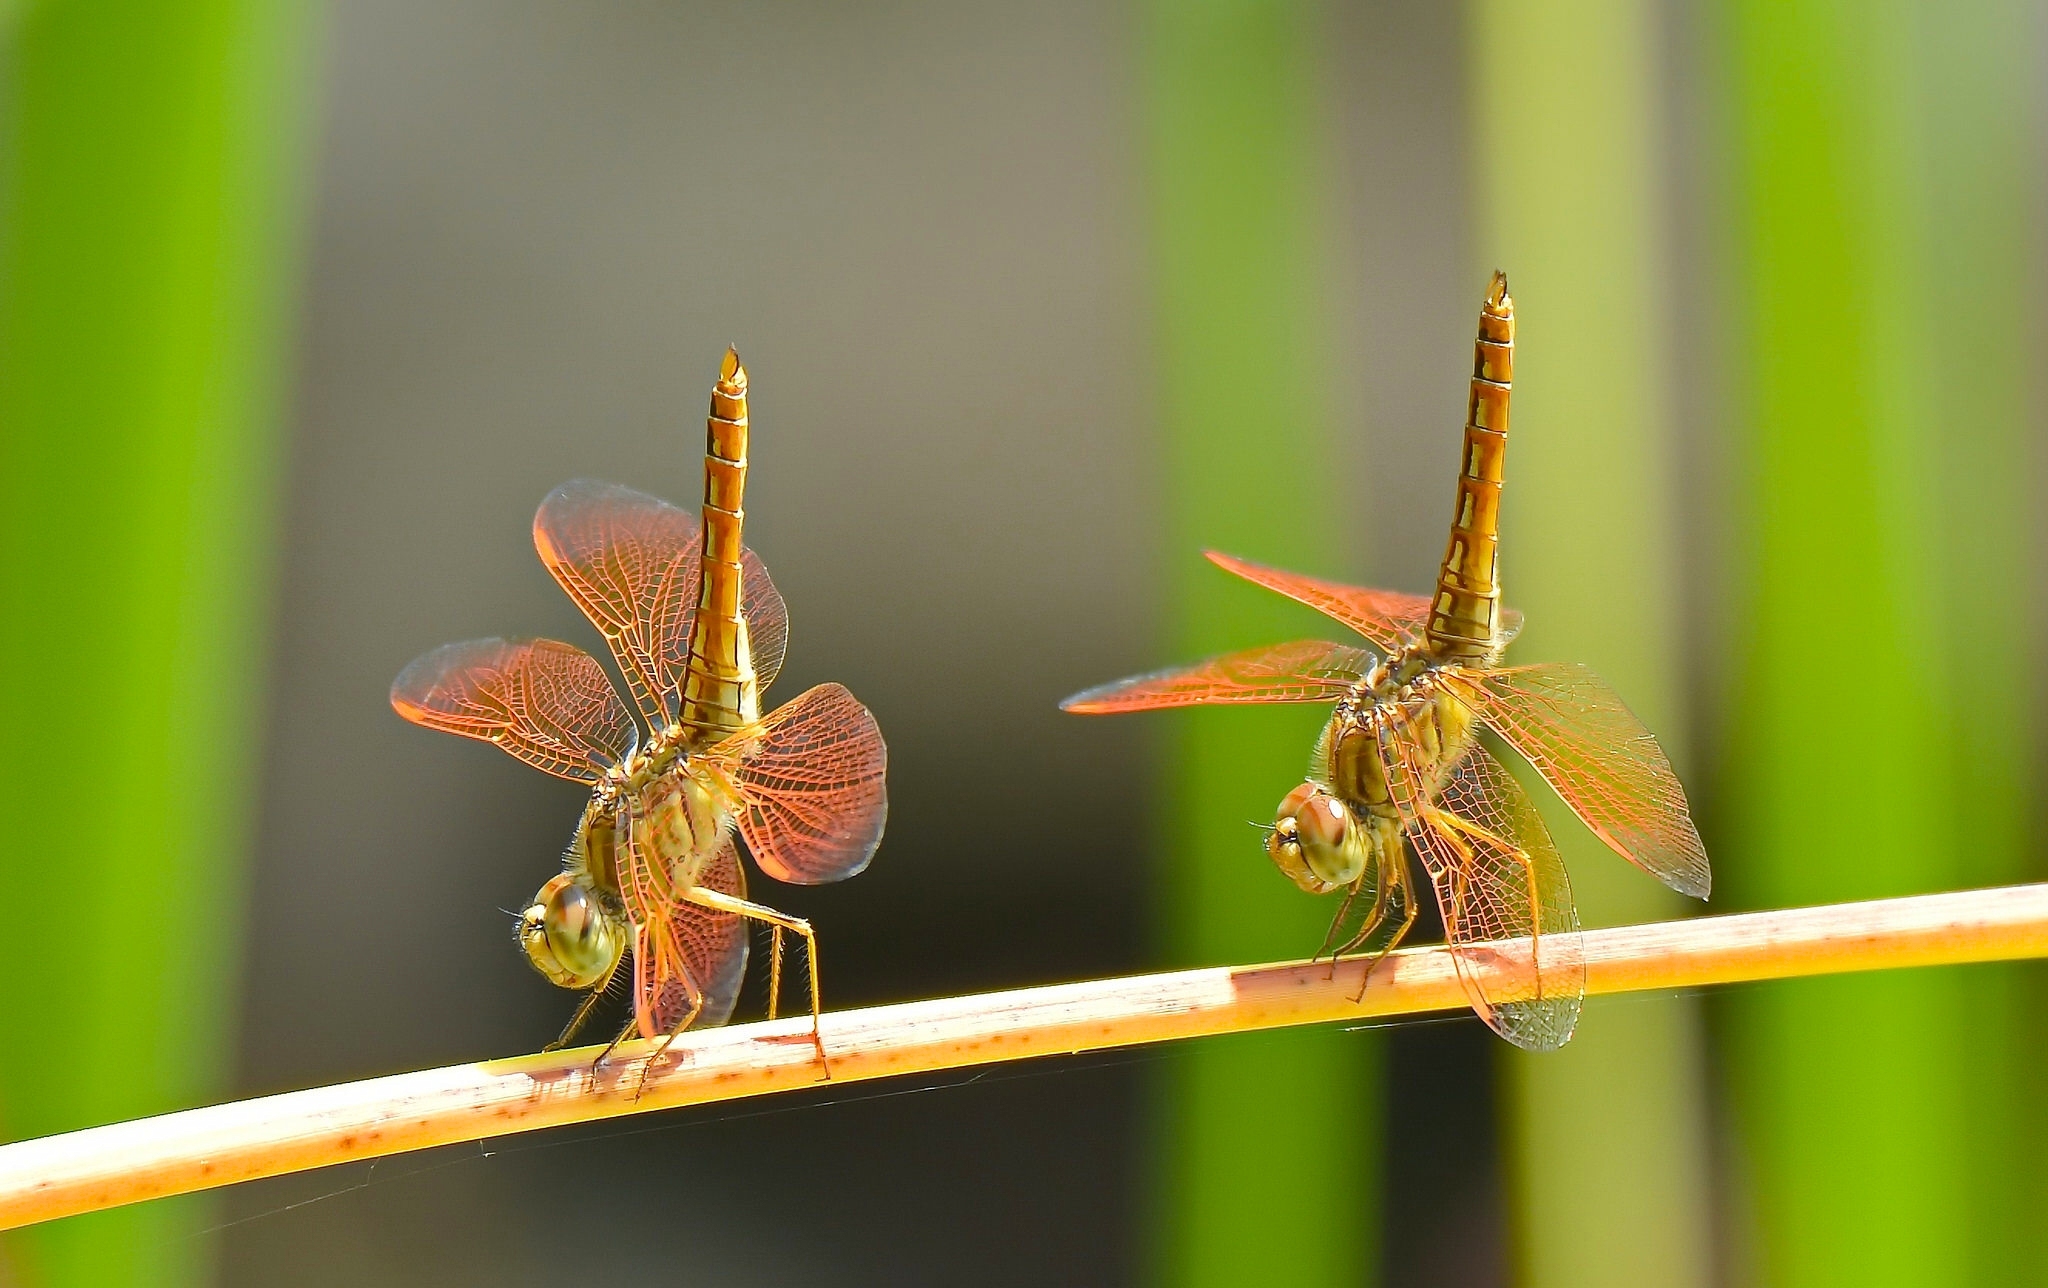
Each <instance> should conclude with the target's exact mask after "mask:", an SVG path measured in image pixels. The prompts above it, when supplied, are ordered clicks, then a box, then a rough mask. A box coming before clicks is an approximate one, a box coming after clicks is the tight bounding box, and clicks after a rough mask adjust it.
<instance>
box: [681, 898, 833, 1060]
mask: <svg viewBox="0 0 2048 1288" xmlns="http://www.w3.org/2000/svg"><path fill="white" fill-rule="evenodd" d="M682 897H683V898H685V899H688V900H689V901H690V902H691V903H694V904H697V905H698V906H700V907H704V908H711V909H715V910H716V911H719V912H730V913H735V914H737V915H739V916H742V917H751V918H752V919H754V920H755V921H765V922H767V923H768V924H769V925H770V926H773V927H775V928H777V929H781V930H787V931H789V932H790V933H791V934H793V935H799V936H802V938H803V941H804V955H805V957H807V958H808V959H809V961H810V968H811V1044H812V1045H813V1046H815V1047H817V1049H818V1063H819V1064H821V1065H823V1066H824V1067H825V1076H826V1077H827V1078H830V1077H831V1076H832V1064H831V1062H830V1061H829V1060H827V1059H826V1058H825V1034H824V1029H823V1027H822V1025H821V1024H820V1020H821V1018H822V1017H823V1014H824V1012H823V1010H822V1009H821V1006H820V1002H819V998H820V990H819V988H818V936H817V933H816V932H815V931H813V930H812V929H811V923H810V922H808V921H805V920H804V919H803V918H801V917H792V916H790V915H789V914H788V913H786V912H777V911H776V910H775V909H773V908H770V907H768V906H767V905H765V904H759V903H752V902H749V901H748V900H745V899H741V898H738V897H736V896H734V895H729V894H726V893H725V892H724V891H722V890H713V889H711V888H710V887H709V886H692V887H691V888H690V889H688V890H686V891H683V892H682Z"/></svg>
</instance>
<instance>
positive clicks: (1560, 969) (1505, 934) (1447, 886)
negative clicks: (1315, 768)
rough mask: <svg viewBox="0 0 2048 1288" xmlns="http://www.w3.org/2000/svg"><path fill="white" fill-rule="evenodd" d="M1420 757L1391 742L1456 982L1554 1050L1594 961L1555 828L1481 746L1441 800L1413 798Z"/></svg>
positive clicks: (1389, 751)
mask: <svg viewBox="0 0 2048 1288" xmlns="http://www.w3.org/2000/svg"><path fill="white" fill-rule="evenodd" d="M1413 753H1414V749H1413V748H1412V747H1411V746H1409V745H1408V744H1406V743H1405V742H1403V743H1399V744H1394V745H1389V743H1387V742H1383V743H1382V757H1383V760H1384V762H1385V763H1386V766H1387V771H1388V772H1387V781H1388V782H1389V784H1395V785H1397V787H1396V791H1395V799H1396V802H1397V804H1399V805H1400V806H1401V809H1402V814H1403V817H1404V819H1406V821H1407V826H1406V831H1405V835H1406V836H1407V837H1408V840H1409V843H1410V844H1412V845H1413V846H1414V847H1415V852H1416V854H1417V855H1418V856H1419V857H1420V858H1421V859H1422V866H1423V867H1424V868H1425V869H1427V870H1428V872H1429V878H1430V882H1431V884H1432V885H1434V886H1435V887H1436V901H1437V908H1438V910H1439V911H1440V912H1441V913H1442V914H1443V920H1444V937H1445V938H1446V939H1447V940H1448V941H1449V942H1450V945H1451V949H1452V960H1453V961H1454V962H1456V964H1457V967H1458V979H1459V982H1461V983H1462V984H1464V986H1465V994H1466V996H1467V997H1469V998H1470V999H1471V1000H1472V1009H1473V1010H1475V1011H1477V1012H1478V1013H1479V1018H1481V1019H1483V1020H1485V1021H1486V1023H1487V1024H1488V1026H1490V1027H1491V1028H1492V1029H1493V1031H1494V1032H1496V1033H1498V1034H1500V1035H1501V1036H1502V1037H1504V1038H1506V1039H1507V1040H1508V1041H1510V1042H1512V1043H1514V1044H1515V1045H1516V1046H1518V1047H1523V1048H1526V1049H1528V1050H1531V1051H1552V1050H1555V1049H1557V1048H1558V1047H1561V1046H1563V1045H1564V1044H1565V1043H1566V1042H1567V1041H1569V1040H1570V1038H1571V1035H1572V1030H1573V1029H1574V1028H1575V1027H1577V1025H1578V1020H1579V1008H1580V1006H1581V1004H1582V1003H1583V1001H1584V999H1585V995H1586V958H1585V947H1584V944H1583V943H1582V942H1581V940H1580V938H1579V914H1578V909H1577V907H1576V906H1575V905H1574V904H1573V902H1572V887H1571V879H1570V878H1569V877H1568V876H1566V875H1565V870H1564V860H1563V859H1562V858H1560V857H1559V855H1558V853H1557V846H1556V845H1555V844H1554V843H1553V842H1552V841H1551V839H1550V830H1549V829H1548V828H1546V827H1544V825H1543V819H1542V818H1541V817H1540V816H1539V815H1538V814H1537V813H1536V807H1535V805H1534V804H1532V803H1531V802H1530V800H1529V795H1528V793H1527V792H1525V791H1523V790H1522V787H1521V784H1519V783H1517V782H1516V781H1515V780H1514V777H1513V776H1512V775H1510V774H1509V773H1508V772H1507V770H1506V769H1504V768H1502V767H1501V764H1500V762H1499V761H1498V760H1495V759H1494V758H1493V756H1492V755H1491V754H1490V753H1489V752H1488V751H1487V750H1486V748H1485V747H1483V746H1480V745H1478V744H1477V743H1475V744H1473V746H1472V748H1471V749H1470V750H1469V751H1468V752H1467V753H1466V755H1465V759H1464V760H1463V761H1462V762H1460V764H1459V765H1458V768H1457V770H1456V771H1455V772H1454V773H1453V774H1452V775H1451V777H1450V780H1449V781H1448V782H1447V783H1446V784H1445V785H1444V787H1443V790H1442V791H1441V792H1440V793H1438V796H1437V799H1436V801H1435V802H1434V803H1429V802H1421V801H1420V798H1419V797H1418V796H1417V795H1416V794H1415V791H1414V787H1415V784H1416V783H1417V775H1416V774H1415V772H1414V771H1413V770H1411V769H1410V768H1409V765H1410V764H1413V763H1418V762H1416V761H1415V760H1414V754H1413ZM1404 759H1405V760H1406V762H1407V763H1403V761H1404ZM1502 941H1508V942H1502Z"/></svg>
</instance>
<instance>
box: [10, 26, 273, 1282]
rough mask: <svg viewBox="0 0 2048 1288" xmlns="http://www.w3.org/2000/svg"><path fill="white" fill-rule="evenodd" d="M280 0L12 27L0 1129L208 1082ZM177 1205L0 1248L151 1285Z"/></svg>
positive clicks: (245, 814)
mask: <svg viewBox="0 0 2048 1288" xmlns="http://www.w3.org/2000/svg"><path fill="white" fill-rule="evenodd" d="M310 15H311V10H310V8H309V6H308V5H307V4H305V3H303V2H302V0H195V2H194V3H189V4H182V5H158V4H151V3H144V2H140V0H104V2H92V3H89V2H87V0H75V2H73V3H64V4H45V5H39V6H36V7H34V8H33V9H30V10H27V11H24V12H20V13H17V14H16V15H15V26H14V28H13V30H12V32H11V38H10V42H9V47H8V50H7V55H6V56H7V59H8V62H9V64H10V66H9V70H8V74H7V76H6V77H5V80H4V83H0V87H4V93H5V94H6V96H7V103H6V106H5V108H4V109H0V117H4V119H5V121H6V122H7V137H6V139H5V151H4V157H0V164H4V167H5V171H4V173H5V177H4V179H0V194H4V199H5V206H4V208H0V502H4V504H0V525H4V526H0V533H4V543H5V549H6V550H7V552H8V558H7V559H6V561H5V566H4V571H0V582H4V586H5V590H4V593H0V602H5V603H6V605H7V617H6V621H5V626H4V641H5V643H4V645H0V650H4V652H0V674H4V675H5V676H6V677H7V689H8V693H9V703H8V707H7V709H6V711H5V714H4V716H0V731H4V741H0V745H4V752H0V755H4V758H5V759H4V762H0V764H4V771H0V801H4V812H0V817H4V818H5V819H6V820H7V823H8V829H9V832H10V834H11V835H12V836H13V837H14V838H15V841H14V846H13V848H12V850H11V851H10V854H11V862H10V864H9V870H8V879H9V883H10V884H9V889H10V892H11V894H12V897H13V900H14V906H15V908H16V909H17V912H16V914H15V920H14V922H13V934H14V943H15V945H16V948H15V961H16V970H17V975H16V983H15V985H14V986H12V987H9V988H8V989H5V990H0V1031H4V1032H5V1033H6V1034H7V1042H6V1044H5V1046H4V1048H0V1130H4V1132H5V1133H6V1135H7V1136H9V1137H17V1138H18V1137H24V1136H40V1135H44V1134H47V1133H50V1132H55V1131H62V1130H65V1129H68V1128H73V1127H80V1126H84V1125H87V1124H91V1123H98V1122H106V1121H111V1120H115V1119H122V1118H129V1117H134V1116H136V1115H141V1114H149V1113H156V1112H160V1111H163V1110H167V1109H173V1108H177V1107H179V1106H181V1105H188V1104H192V1103H195V1102H198V1101H201V1100H204V1099H206V1098H208V1097H209V1096H211V1095H213V1094H215V1093H217V1092H218V1091H219V1090H221V1089H222V1086H223V1080H224V1077H225V1075H226V1073H227V1071H228V1061H229V1059H230V1057H231V1045H230V1044H231V1042H232V1040H233V1035H234V1015H235V989H234V981H235V976H236V969H237V964H238V962H237V952H238V946H239V943H240V939H241V931H242V919H243V915H244V907H245V900H244V887H245V866H246V858H247V850H248V841H249V828H250V825H251V823H252V821H253V819H252V813H253V809H252V806H253V787H254V769H255V766H256V759H257V755H256V753H257V745H258V740H259V738H260V734H261V730H260V727H259V724H258V719H257V717H258V713H259V711H260V700H261V694H262V689H263V677H264V673H265V665H264V661H263V655H262V647H261V644H262V640H263V637H264V634H265V626H266V622H265V618H264V612H265V606H266V602H267V598H266V593H265V592H266V588H267V585H268V581H269V558H270V552H271V550H272V547H273V545H274V539H273V536H272V508H273V494H274V491H275V482H276V480H275V475H276V473H277V467H276V456H277V451H276V444H277V441H278V434H277V422H278V417H279V414H280V403H281V373H282V365H283V363H284V361H285V359H286V357H287V355H288V346H287V345H286V343H285V339H286V336H287V333H288V330H289V327H288V323H287V319H288V317H289V307H288V305H289V300H290V294H291V290H290V288H291V283H292V281H293V278H294V274H295V270H294V264H295V261H296V255H295V251H296V227H297V221H298V215H299V210H300V205H301V202H300V200H299V196H300V187H301V175H302V158H303V152H304V148H305V142H306V138H305V135H306V130H305V123H306V116H305V111H304V108H305V105H306V100H307V80H308V72H309V59H308V56H307V55H308V53H309V43H310V42H309V36H310V23H309V18H310ZM204 1211H205V1207H204V1205H203V1204H192V1203H179V1204H156V1205H149V1206H144V1207H138V1208H130V1209H125V1210H122V1211H118V1212H113V1213H108V1214H104V1215H101V1216H96V1217H90V1218H81V1219H78V1220H73V1221H67V1222H60V1223H57V1224H55V1225H52V1226H48V1227H41V1228H37V1229H35V1230H32V1231H28V1232H25V1233H23V1234H19V1235H16V1236H14V1237H12V1238H11V1239H10V1241H9V1242H8V1244H7V1252H8V1255H9V1257H10V1258H11V1259H12V1260H13V1261H14V1263H15V1267H14V1268H15V1270H16V1271H17V1273H19V1274H20V1276H21V1277H22V1279H23V1281H24V1282H26V1283H30V1284H48V1285H52V1286H53V1288H54V1286H62V1288H70V1286H72V1285H96V1284H121V1285H132V1284H179V1283H192V1282H196V1281H197V1280H198V1279H199V1278H200V1276H201V1275H202V1274H203V1272H204V1266H205V1260H206V1252H207V1247H208V1245H207V1243H206V1241H204V1240H202V1239H195V1238H193V1237H192V1234H193V1232H194V1231H195V1230H196V1229H197V1228H198V1227H197V1223H198V1222H200V1221H201V1220H202V1219H203V1212H204Z"/></svg>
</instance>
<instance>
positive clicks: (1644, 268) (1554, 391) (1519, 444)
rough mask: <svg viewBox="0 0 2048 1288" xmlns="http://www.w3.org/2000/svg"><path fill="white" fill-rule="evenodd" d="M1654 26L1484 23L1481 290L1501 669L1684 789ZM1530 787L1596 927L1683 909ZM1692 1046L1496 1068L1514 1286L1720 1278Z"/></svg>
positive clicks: (1645, 1003)
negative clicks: (1649, 754)
mask: <svg viewBox="0 0 2048 1288" xmlns="http://www.w3.org/2000/svg"><path fill="white" fill-rule="evenodd" d="M1653 22H1654V14H1653V12H1652V7H1651V6H1650V5H1648V4H1644V3H1640V2H1639V0H1598V2H1596V3H1592V4H1584V5H1572V6H1565V7H1562V8H1556V7H1542V8H1532V7H1528V6H1521V5H1515V4H1507V3H1486V4H1482V5H1480V6H1479V7H1478V9H1477V10H1476V11H1475V12H1474V15H1473V20H1472V22H1471V26H1470V31H1471V33H1472V40H1473V43H1472V63H1471V68H1472V74H1471V78H1470V83H1471V85H1472V133H1473V138H1474V141H1475V153H1476V156H1475V160H1476V165H1475V175H1474V180H1475V182H1474V190H1475V193H1476V196H1477V201H1476V207H1477V210H1478V213H1479V219H1478V229H1479V234H1480V236H1479V245H1480V248H1481V250H1482V251H1483V252H1484V254H1483V256H1482V261H1483V262H1481V263H1479V264H1475V265H1474V268H1475V272H1474V273H1473V277H1472V280H1473V282H1474V283H1475V284H1477V283H1480V282H1483V281H1484V274H1483V271H1484V270H1485V269H1490V268H1492V267H1494V266H1496V265H1498V266H1499V267H1502V268H1505V269H1506V270H1507V271H1508V277H1509V281H1510V284H1511V285H1512V287H1513V288H1514V293H1515V297H1516V315H1517V322H1518V325H1517V337H1516V365H1515V407H1514V420H1513V426H1514V428H1513V431H1512V436H1511V440H1510V447H1509V453H1508V471H1507V480H1508V481H1507V490H1506V493H1505V496H1504V499H1503V519H1502V523H1503V542H1502V555H1501V565H1502V577H1503V581H1502V585H1503V588H1504V590H1505V592H1506V595H1507V598H1508V600H1509V602H1511V603H1513V604H1515V605H1516V606H1518V607H1520V608H1521V609H1522V610H1523V611H1524V612H1526V613H1527V614H1528V621H1529V626H1528V629H1527V630H1526V631H1525V632H1524V634H1523V635H1522V637H1521V638H1520V639H1519V640H1518V641H1517V642H1516V644H1515V645H1514V648H1513V651H1512V652H1511V654H1510V660H1511V661H1516V662H1531V661H1537V660H1542V659H1556V660H1566V661H1578V662H1585V663H1587V664H1589V665H1591V666H1592V667H1593V668H1594V669H1595V670H1597V671H1599V672H1600V673H1601V674H1602V675H1603V676H1605V677H1606V678H1607V679H1608V680H1610V681H1611V682H1612V683H1613V684H1614V685H1615V686H1616V687H1617V688H1618V689H1619V690H1620V691H1621V693H1622V694H1623V695H1624V696H1625V697H1626V699H1627V700H1628V702H1629V703H1630V705H1631V706H1632V707H1633V708H1634V709H1635V710H1636V712H1637V713H1638V714H1640V715H1641V716H1642V717H1643V718H1644V720H1645V721H1646V722H1647V723H1648V724H1649V725H1650V727H1651V728H1652V729H1653V730H1655V731H1656V733H1657V734H1658V736H1659V737H1660V738H1661V739H1662V740H1663V742H1664V745H1665V746H1666V747H1667V748H1668V749H1670V750H1671V751H1672V752H1674V753H1676V754H1677V760H1678V763H1679V764H1680V766H1681V768H1683V766H1684V765H1685V763H1686V757H1685V756H1684V755H1683V754H1682V753H1683V750H1684V740H1683V732H1684V731H1683V728H1682V724H1681V717H1682V714H1683V709H1682V703H1681V701H1680V694H1679V656H1678V649H1677V626H1678V612H1679V606H1678V585H1677V578H1678V576H1679V571H1680V568H1679V557H1678V540H1679V521H1680V512H1679V509H1678V498H1677V495H1676V489H1675V487H1674V478H1673V475H1674V468H1673V458H1674V455H1675V447H1676V443H1675V434H1674V426H1673V410H1674V401H1673V400H1674V390H1673V389H1672V387H1671V378H1670V370H1669V368H1670V359H1669V352H1668V331H1667V329H1666V328H1667V327H1668V326H1670V325H1674V324H1675V325H1678V326H1687V325H1698V324H1699V323H1700V322H1701V319H1702V317H1703V315H1704V313H1703V311H1702V310H1692V309H1687V308H1685V307H1684V305H1683V304H1682V303H1675V302H1674V300H1673V299H1672V298H1671V295H1670V293H1669V290H1668V287H1667V274H1666V271H1665V267H1666V264H1665V256H1664V250H1665V245H1664V236H1663V226H1662V217H1663V209H1662V206H1661V203H1660V201H1659V197H1660V196H1661V183H1662V179H1663V173H1662V169H1661V167H1660V164H1659V162H1660V157H1659V148H1660V146H1661V145H1662V143H1663V140H1662V138H1660V137H1659V134H1658V126H1659V123H1660V119H1661V114H1662V113H1661V90H1660V86H1659V84H1658V80H1659V78H1658V77H1657V75H1656V70H1657V69H1656V65H1655V64H1656V33H1655V30H1654V28H1653ZM1476 289H1477V287H1476V285H1475V290H1476ZM1532 787H1533V792H1532V794H1533V795H1534V796H1535V797H1536V799H1537V800H1538V801H1540V802H1541V803H1542V805H1543V807H1544V810H1543V812H1544V815H1545V817H1546V819H1547V820H1548V821H1549V823H1550V825H1551V830H1552V832H1553V833H1554V834H1555V835H1556V837H1557V839H1558V842H1559V845H1560V846H1561V847H1562V849H1563V851H1564V854H1565V859H1566V862H1567V863H1568V864H1569V865H1570V868H1571V875H1572V884H1573V887H1574V889H1575V891H1576V893H1577V897H1578V902H1579V910H1580V914H1581V917H1582V918H1583V919H1584V921H1585V923H1586V924H1588V925H1595V926H1598V925H1614V924H1619V923H1623V922H1631V921H1649V920H1656V919H1659V918H1663V917H1668V916H1674V915H1679V914H1681V913H1682V912H1683V911H1684V910H1685V909H1684V905H1686V904H1688V903H1690V902H1691V901H1690V900H1686V899H1683V898H1681V897H1680V896H1678V895H1675V894H1672V893H1671V892H1670V891H1668V890H1665V889H1664V888H1663V887H1661V886H1659V885H1658V884H1657V883H1656V882H1655V881H1653V880H1651V879H1650V878H1649V877H1647V876H1645V875H1644V874H1643V873H1641V872H1639V871H1636V870H1635V869H1634V868H1631V867H1629V866H1628V865H1627V864H1625V863H1623V862H1622V861H1621V860H1620V859H1618V858H1616V857H1615V856H1614V855H1613V854H1612V853H1611V852H1610V851H1609V850H1607V848H1606V847H1605V846H1603V845H1602V844H1601V843H1600V842H1599V841H1598V840H1597V839H1596V838H1594V837H1593V836H1592V835H1591V834H1590V833H1589V832H1587V831H1586V829H1585V828H1584V827H1583V826H1581V825H1580V824H1578V823H1577V822H1576V821H1574V820H1572V819H1571V816H1570V814H1569V813H1568V812H1567V811H1565V810H1564V809H1563V808H1561V807H1560V806H1559V803H1558V802H1557V800H1556V799H1555V797H1554V795H1553V794H1552V793H1551V792H1549V791H1548V790H1547V789H1546V788H1544V787H1543V786H1542V785H1541V784H1540V783H1535V784H1532ZM1701 1036H1702V1035H1701V1032H1700V1017H1699V1012H1698V1006H1697V1003H1696V1002H1695V1001H1694V1000H1692V999H1687V998H1631V999H1628V1000H1626V1001H1622V1002H1619V1003H1617V1002H1616V1001H1613V1000H1606V999H1594V1000H1593V1001H1592V1002H1591V1003H1590V1004H1589V1005H1588V1007H1587V1010H1586V1013H1585V1015H1584V1017H1583V1019H1582V1020H1581V1022H1580V1025H1579V1030H1578V1033H1577V1035H1576V1036H1574V1037H1573V1039H1572V1041H1571V1043H1570V1045H1568V1046H1566V1047H1565V1048H1564V1049H1563V1050H1561V1051H1558V1052H1555V1053H1550V1054H1544V1055H1529V1054H1527V1053H1523V1052H1518V1051H1512V1050H1503V1051H1502V1053H1501V1058H1502V1060H1503V1061H1504V1064H1505V1070H1504V1071H1505V1073H1506V1075H1507V1076H1506V1078H1505V1079H1504V1092H1505V1109H1506V1115H1505V1117H1506V1122H1507V1127H1508V1130H1507V1141H1508V1149H1507V1153H1508V1156H1509V1160H1510V1172H1511V1187H1510V1190H1509V1193H1510V1196H1511V1206H1512V1208H1513V1225H1514V1228H1515V1231H1516V1249H1517V1254H1518V1256H1517V1260H1518V1262H1519V1264H1520V1268H1521V1280H1522V1282H1524V1283H1528V1284H1531V1285H1536V1286H1537V1288H1567V1286H1570V1288H1598V1286H1600V1285H1613V1286H1615V1288H1624V1286H1626V1288H1633V1286H1634V1285H1639V1284H1649V1283H1655V1284H1663V1285H1671V1286H1672V1288H1688V1286H1690V1288H1705V1285H1707V1284H1708V1283H1709V1282H1710V1276H1711V1270H1712V1256H1711V1252H1712V1213H1711V1203H1712V1187H1711V1184H1710V1181H1709V1178H1708V1175H1707V1166H1708V1162H1707V1125H1706V1112H1705V1104H1704V1100H1705V1096H1704V1090H1705V1088H1704V1080H1705V1070H1704V1067H1703V1063H1702V1046H1703V1044H1702V1040H1701ZM1586 1214H1596V1215H1595V1221H1594V1223H1589V1222H1588V1220H1586V1219H1585V1215H1586Z"/></svg>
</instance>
